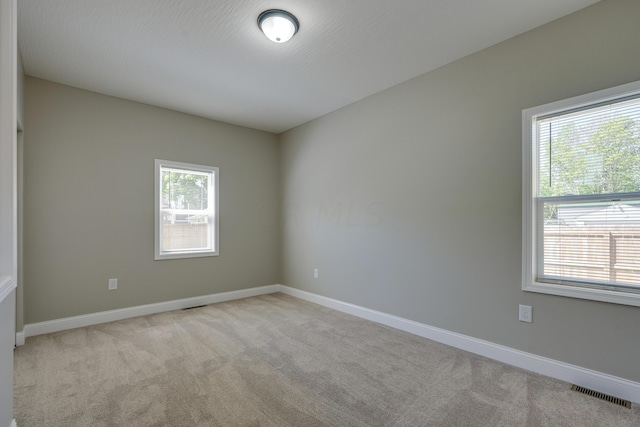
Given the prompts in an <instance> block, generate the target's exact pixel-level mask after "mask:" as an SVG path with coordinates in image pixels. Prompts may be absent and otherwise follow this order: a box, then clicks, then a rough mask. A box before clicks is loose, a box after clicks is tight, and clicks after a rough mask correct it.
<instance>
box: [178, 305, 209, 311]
mask: <svg viewBox="0 0 640 427" xmlns="http://www.w3.org/2000/svg"><path fill="white" fill-rule="evenodd" d="M200 307H206V305H196V306H195V307H187V308H183V309H182V311H185V310H193V309H194V308H200Z"/></svg>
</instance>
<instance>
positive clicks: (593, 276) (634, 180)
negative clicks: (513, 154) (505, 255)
mask: <svg viewBox="0 0 640 427" xmlns="http://www.w3.org/2000/svg"><path fill="white" fill-rule="evenodd" d="M523 141H524V142H523V289H524V290H527V291H534V292H543V293H550V294H556V295H564V296H571V297H578V298H586V299H593V300H599V301H608V302H614V303H620V304H629V305H637V306H640V82H637V83H632V84H628V85H624V86H619V87H616V88H613V89H608V90H604V91H600V92H596V93H593V94H589V95H584V96H580V97H577V98H572V99H569V100H564V101H560V102H555V103H552V104H547V105H543V106H540V107H535V108H530V109H528V110H524V111H523Z"/></svg>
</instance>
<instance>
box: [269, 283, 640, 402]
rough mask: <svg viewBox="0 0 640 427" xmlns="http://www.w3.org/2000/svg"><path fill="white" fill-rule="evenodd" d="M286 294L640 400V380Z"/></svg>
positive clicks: (307, 296)
mask: <svg viewBox="0 0 640 427" xmlns="http://www.w3.org/2000/svg"><path fill="white" fill-rule="evenodd" d="M279 290H280V292H282V293H285V294H287V295H291V296H293V297H296V298H300V299H303V300H306V301H309V302H313V303H316V304H319V305H322V306H325V307H329V308H332V309H334V310H338V311H341V312H343V313H348V314H351V315H354V316H358V317H361V318H363V319H367V320H371V321H373V322H377V323H381V324H383V325H386V326H390V327H392V328H396V329H400V330H402V331H405V332H409V333H412V334H414V335H418V336H421V337H424V338H428V339H430V340H433V341H437V342H440V343H443V344H446V345H449V346H451V347H455V348H459V349H461V350H465V351H469V352H471V353H475V354H478V355H481V356H485V357H488V358H490V359H494V360H497V361H500V362H503V363H506V364H508V365H512V366H516V367H518V368H522V369H526V370H527V371H532V372H536V373H538V374H542V375H546V376H548V377H552V378H556V379H559V380H562V381H567V382H569V383H572V384H577V385H580V386H583V387H586V388H589V389H592V390H596V391H599V392H601V393H606V394H610V395H612V396H616V397H619V398H622V399H626V400H629V401H631V402H634V403H640V383H637V382H634V381H629V380H626V379H624V378H619V377H615V376H613V375H608V374H604V373H601V372H597V371H592V370H590V369H586V368H581V367H579V366H575V365H570V364H568V363H564V362H559V361H557V360H553V359H549V358H546V357H542V356H537V355H535V354H531V353H526V352H524V351H520V350H516V349H513V348H510V347H505V346H502V345H499V344H494V343H492V342H489V341H484V340H480V339H477V338H473V337H470V336H467V335H462V334H458V333H456V332H450V331H447V330H445V329H440V328H436V327H433V326H429V325H425V324H423V323H418V322H414V321H412V320H408V319H404V318H402V317H397V316H393V315H390V314H386V313H382V312H380V311H376V310H371V309H368V308H365V307H360V306H357V305H354V304H349V303H346V302H342V301H338V300H335V299H332V298H327V297H323V296H321V295H317V294H313V293H310V292H306V291H301V290H299V289H295V288H290V287H288V286H284V285H280V286H279Z"/></svg>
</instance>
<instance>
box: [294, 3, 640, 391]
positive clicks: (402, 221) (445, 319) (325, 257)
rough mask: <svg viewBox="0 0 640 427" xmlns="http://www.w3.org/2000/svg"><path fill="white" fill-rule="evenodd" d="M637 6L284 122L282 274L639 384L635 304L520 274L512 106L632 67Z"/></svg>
mask: <svg viewBox="0 0 640 427" xmlns="http://www.w3.org/2000/svg"><path fill="white" fill-rule="evenodd" d="M639 16H640V2H639V1H637V0H605V1H603V2H600V3H598V4H596V5H594V6H592V7H589V8H587V9H584V10H582V11H580V12H577V13H575V14H573V15H570V16H567V17H565V18H562V19H560V20H557V21H555V22H552V23H550V24H548V25H545V26H543V27H540V28H538V29H535V30H533V31H531V32H528V33H526V34H524V35H522V36H519V37H516V38H513V39H511V40H508V41H506V42H503V43H501V44H499V45H496V46H494V47H491V48H489V49H486V50H484V51H482V52H479V53H477V54H474V55H472V56H469V57H467V58H464V59H462V60H459V61H457V62H454V63H452V64H449V65H447V66H445V67H442V68H440V69H438V70H435V71H433V72H430V73H427V74H425V75H423V76H420V77H417V78H415V79H413V80H410V81H408V82H406V83H404V84H401V85H399V86H396V87H393V88H391V89H389V90H386V91H384V92H381V93H379V94H376V95H374V96H371V97H369V98H367V99H365V100H363V101H361V102H358V103H355V104H352V105H351V106H348V107H346V108H343V109H342V110H339V111H337V112H334V113H332V114H329V115H327V116H325V117H322V118H320V119H317V120H314V121H311V122H309V123H307V124H305V125H303V126H301V127H299V128H296V129H294V130H291V131H289V132H286V133H285V134H283V135H282V136H281V143H282V177H281V182H282V191H283V195H282V197H283V208H282V209H283V217H284V229H283V283H284V284H286V285H289V286H293V287H296V288H299V289H303V290H307V291H310V292H314V293H317V294H320V295H325V296H328V297H331V298H336V299H339V300H342V301H347V302H350V303H354V304H358V305H361V306H365V307H369V308H372V309H375V310H380V311H383V312H386V313H390V314H394V315H398V316H401V317H405V318H408V319H412V320H415V321H418V322H422V323H426V324H428V325H432V326H436V327H440V328H444V329H447V330H450V331H455V332H458V333H462V334H466V335H469V336H472V337H477V338H480V339H483V340H487V341H491V342H494V343H498V344H502V345H506V346H509V347H512V348H516V349H520V350H523V351H527V352H531V353H534V354H538V355H542V356H546V357H550V358H552V359H556V360H560V361H564V362H567V363H571V364H575V365H578V366H582V367H586V368H590V369H594V370H597V371H601V372H606V373H609V374H612V375H616V376H620V377H623V378H627V379H630V380H633V381H640V369H638V360H637V355H638V354H640V328H638V324H639V321H640V307H629V306H622V305H614V304H608V303H599V302H591V301H584V300H578V299H570V298H563V297H557V296H548V295H542V294H534V293H525V292H523V291H522V290H521V277H520V274H521V267H520V266H521V258H520V256H521V255H520V254H521V112H522V110H523V109H525V108H529V107H533V106H536V105H541V104H544V103H548V102H551V101H556V100H559V99H563V98H567V97H571V96H576V95H580V94H584V93H588V92H592V91H596V90H599V89H604V88H607V87H611V86H615V85H619V84H623V83H628V82H631V81H635V80H638V79H640V56H639V55H637V54H636V53H637V51H638V44H639V42H640V25H638V17H639ZM399 66H401V64H400V65H399ZM314 267H317V268H319V269H320V277H319V279H313V278H312V269H313V268H314ZM518 304H528V305H532V306H533V323H532V324H526V323H521V322H519V321H518Z"/></svg>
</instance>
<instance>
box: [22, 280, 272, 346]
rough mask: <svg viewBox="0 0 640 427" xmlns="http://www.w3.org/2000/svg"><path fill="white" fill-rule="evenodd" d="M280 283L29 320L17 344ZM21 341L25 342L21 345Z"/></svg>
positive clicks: (263, 291) (256, 291) (265, 290)
mask: <svg viewBox="0 0 640 427" xmlns="http://www.w3.org/2000/svg"><path fill="white" fill-rule="evenodd" d="M278 290H279V285H270V286H262V287H259V288H250V289H242V290H239V291H231V292H223V293H219V294H210V295H203V296H199V297H192V298H184V299H179V300H173V301H166V302H160V303H156V304H147V305H139V306H136V307H128V308H121V309H118V310H109V311H101V312H98V313H91V314H84V315H81V316H73V317H65V318H63V319H56V320H49V321H46V322H39V323H29V324H26V325H24V331H23V332H18V333H17V334H16V345H23V344H24V342H25V339H26V338H28V337H32V336H35V335H42V334H48V333H51V332H58V331H65V330H68V329H74V328H81V327H84V326H91V325H97V324H100V323H107V322H113V321H116V320H122V319H129V318H131V317H138V316H145V315H147V314H155V313H162V312H165V311H172V310H181V309H183V308H189V307H197V306H199V305H207V304H214V303H217V302H224V301H231V300H236V299H241V298H248V297H254V296H258V295H265V294H272V293H274V292H278ZM19 343H21V344H19Z"/></svg>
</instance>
